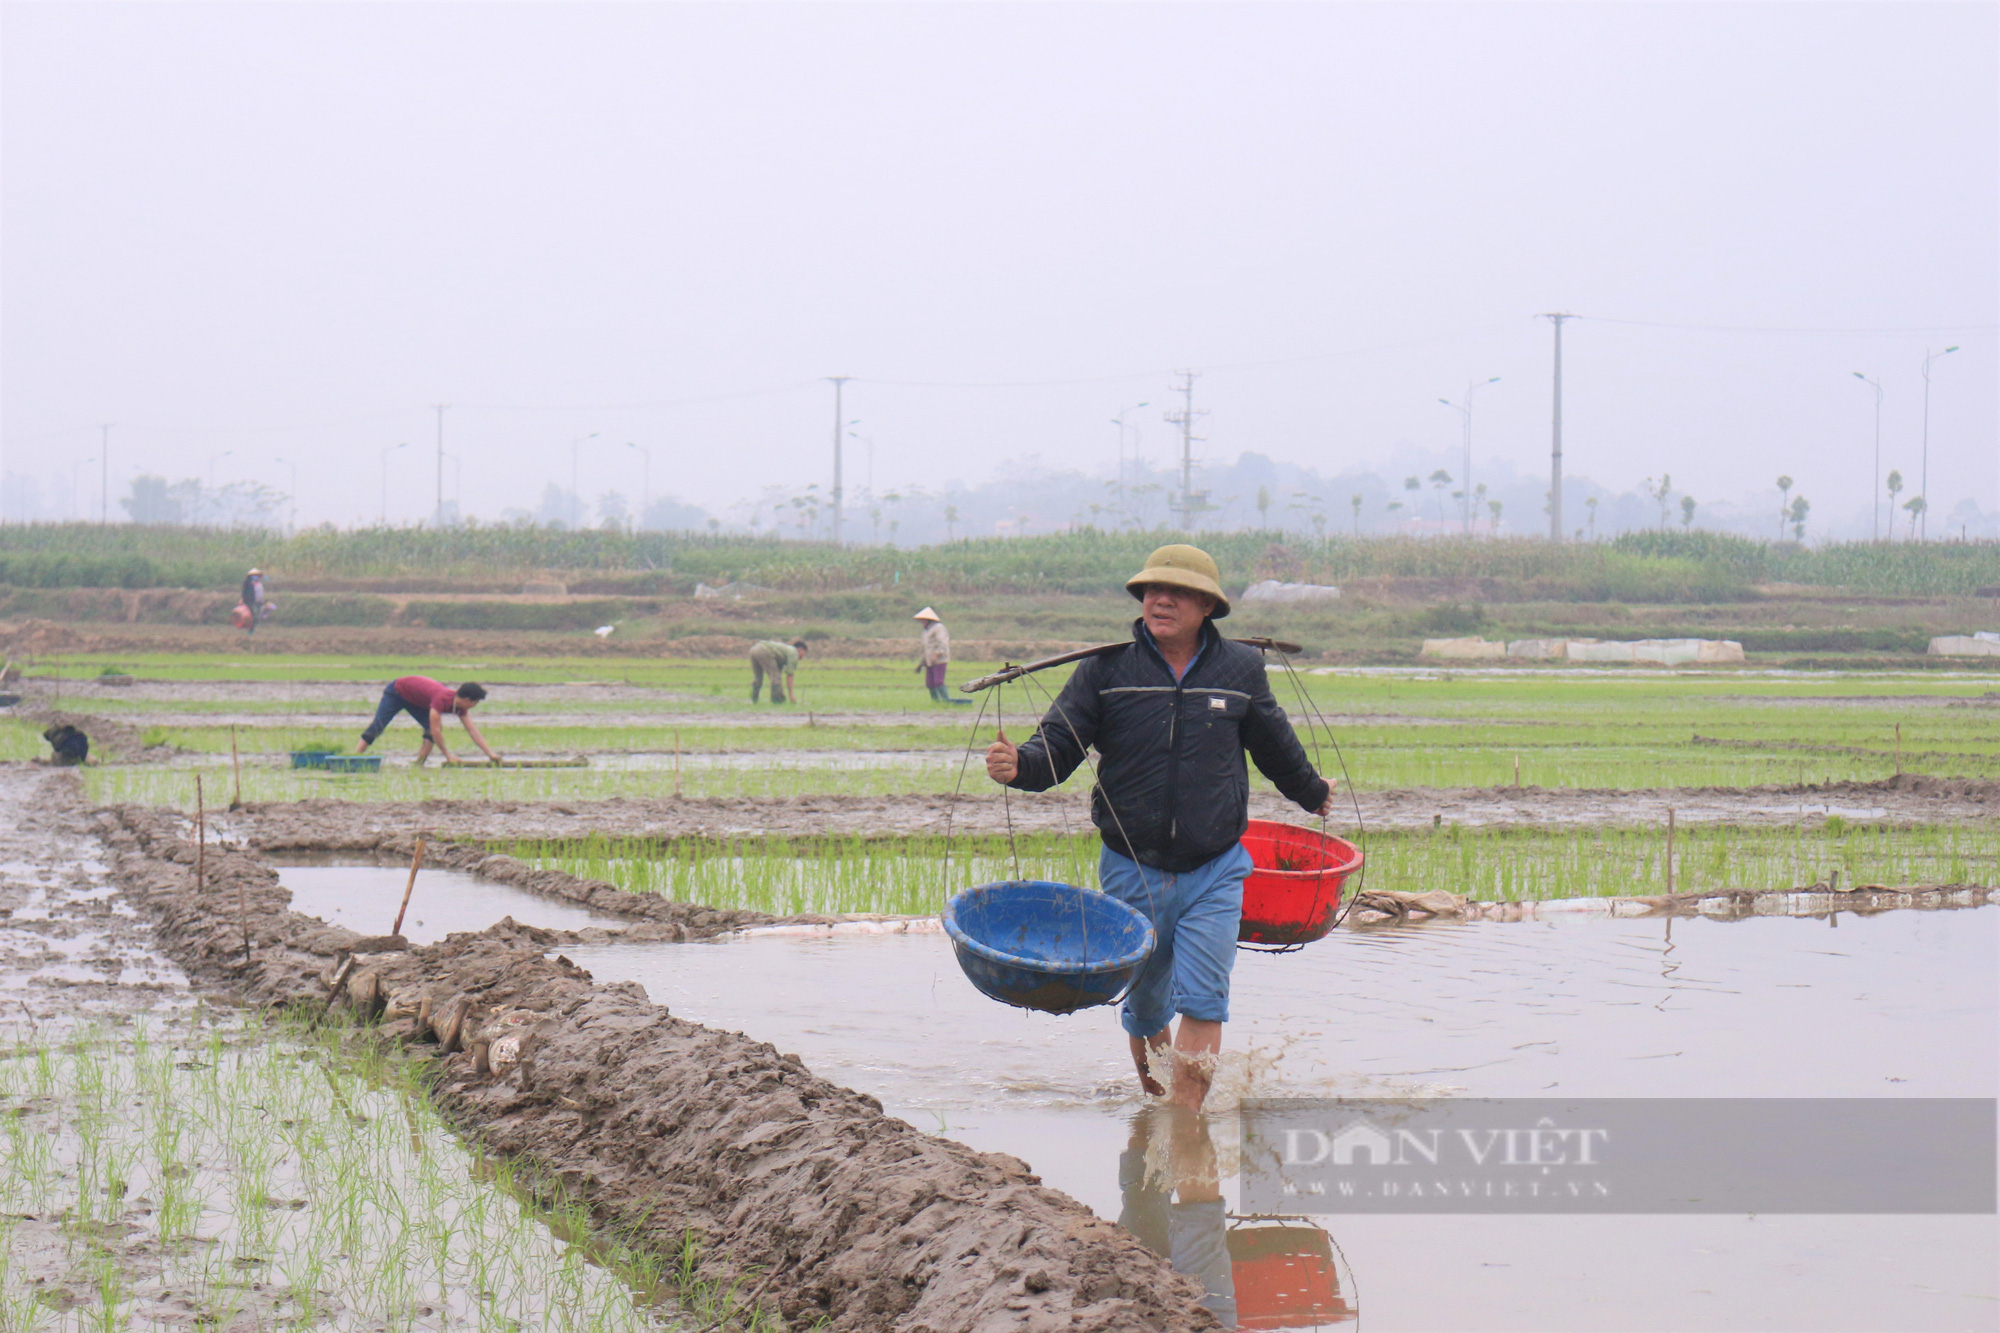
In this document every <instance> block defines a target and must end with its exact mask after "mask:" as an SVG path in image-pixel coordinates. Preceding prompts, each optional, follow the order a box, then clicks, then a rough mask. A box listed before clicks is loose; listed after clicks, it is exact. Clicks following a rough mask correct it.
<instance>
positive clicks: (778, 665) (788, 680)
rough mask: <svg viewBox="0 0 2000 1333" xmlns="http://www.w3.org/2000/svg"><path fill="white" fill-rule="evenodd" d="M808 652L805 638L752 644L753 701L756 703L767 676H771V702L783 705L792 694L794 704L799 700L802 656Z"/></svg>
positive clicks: (767, 640) (751, 694)
mask: <svg viewBox="0 0 2000 1333" xmlns="http://www.w3.org/2000/svg"><path fill="white" fill-rule="evenodd" d="M805 654H806V641H805V640H804V639H793V640H792V641H791V642H790V643H779V642H777V641H776V640H774V639H766V640H764V641H763V642H762V643H754V644H751V645H750V702H751V703H753V704H754V703H756V702H757V695H758V694H759V693H760V692H761V691H762V690H763V688H764V677H766V676H769V677H770V678H771V702H772V703H774V704H781V703H783V702H785V699H786V698H787V697H788V696H789V697H790V699H791V701H792V702H793V703H797V702H798V700H799V683H798V672H799V659H800V658H801V657H803V656H805Z"/></svg>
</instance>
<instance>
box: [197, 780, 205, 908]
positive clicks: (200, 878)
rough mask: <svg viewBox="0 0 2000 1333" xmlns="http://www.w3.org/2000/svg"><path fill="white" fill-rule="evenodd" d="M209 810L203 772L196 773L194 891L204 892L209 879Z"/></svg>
mask: <svg viewBox="0 0 2000 1333" xmlns="http://www.w3.org/2000/svg"><path fill="white" fill-rule="evenodd" d="M206 817H207V811H206V810H205V809H204V808H203V805H202V799H201V774H199V773H197V774H195V775H194V891H195V892H196V893H200V892H202V890H203V889H205V888H206V887H207V881H208V834H207V830H206V828H205V827H204V822H205V820H206Z"/></svg>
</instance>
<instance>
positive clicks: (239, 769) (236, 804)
mask: <svg viewBox="0 0 2000 1333" xmlns="http://www.w3.org/2000/svg"><path fill="white" fill-rule="evenodd" d="M229 766H230V767H231V768H233V769H235V770H236V799H235V800H233V801H231V802H230V803H229V808H230V809H231V810H241V809H242V808H243V760H242V758H241V757H240V756H239V755H238V754H237V753H236V728H235V727H233V726H232V727H231V728H230V729H229Z"/></svg>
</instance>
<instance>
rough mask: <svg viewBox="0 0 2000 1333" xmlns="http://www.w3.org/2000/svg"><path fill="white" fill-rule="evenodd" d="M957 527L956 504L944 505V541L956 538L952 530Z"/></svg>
mask: <svg viewBox="0 0 2000 1333" xmlns="http://www.w3.org/2000/svg"><path fill="white" fill-rule="evenodd" d="M957 527H958V506H957V505H946V506H945V507H944V539H945V540H946V541H948V542H949V541H956V540H958V538H957V537H956V535H955V532H954V530H955V529H956V528H957Z"/></svg>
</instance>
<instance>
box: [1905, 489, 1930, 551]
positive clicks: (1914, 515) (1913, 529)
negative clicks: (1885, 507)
mask: <svg viewBox="0 0 2000 1333" xmlns="http://www.w3.org/2000/svg"><path fill="white" fill-rule="evenodd" d="M1903 508H1905V509H1907V510H1909V511H1910V535H1909V538H1908V540H1910V541H1915V540H1916V539H1917V520H1918V519H1920V518H1922V517H1923V516H1924V510H1926V509H1928V508H1930V506H1929V505H1927V504H1925V503H1924V497H1923V496H1921V495H1913V496H1911V497H1910V498H1909V499H1907V500H1905V501H1903Z"/></svg>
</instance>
